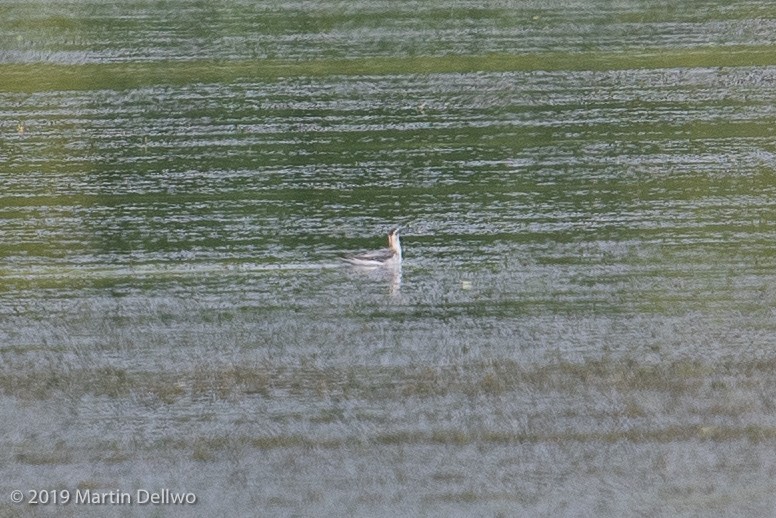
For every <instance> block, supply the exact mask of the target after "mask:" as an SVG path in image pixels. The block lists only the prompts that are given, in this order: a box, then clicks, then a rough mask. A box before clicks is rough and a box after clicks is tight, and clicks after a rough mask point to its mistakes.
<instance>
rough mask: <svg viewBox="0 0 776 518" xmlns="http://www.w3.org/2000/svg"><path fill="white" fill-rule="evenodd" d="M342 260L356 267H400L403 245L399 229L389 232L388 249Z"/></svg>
mask: <svg viewBox="0 0 776 518" xmlns="http://www.w3.org/2000/svg"><path fill="white" fill-rule="evenodd" d="M342 260H343V261H345V262H346V263H350V264H352V265H354V266H365V267H367V268H377V267H378V266H398V265H400V264H401V243H400V242H399V227H396V228H392V229H391V230H390V231H389V232H388V248H383V249H382V250H376V251H374V252H364V253H363V254H357V255H351V256H348V257H343V258H342Z"/></svg>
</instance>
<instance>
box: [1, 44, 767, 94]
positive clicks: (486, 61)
mask: <svg viewBox="0 0 776 518" xmlns="http://www.w3.org/2000/svg"><path fill="white" fill-rule="evenodd" d="M774 64H776V50H774V48H773V47H771V46H767V45H763V46H730V47H716V46H714V47H700V48H694V49H689V50H688V49H681V50H661V51H646V52H645V51H635V50H634V51H633V52H627V53H626V52H592V51H591V52H579V53H554V52H546V53H533V54H489V55H484V56H478V55H463V56H462V55H443V56H402V57H370V58H356V59H328V60H323V59H322V60H311V61H283V60H272V59H262V60H255V61H240V60H235V61H228V62H223V61H202V60H200V61H172V62H170V61H152V62H147V63H132V64H126V63H102V64H78V65H72V64H51V63H35V64H18V63H4V64H0V91H5V92H38V91H49V90H90V89H105V88H111V89H119V90H121V89H129V88H137V87H141V86H149V85H162V84H164V85H167V84H174V85H177V84H190V83H218V82H225V83H232V82H235V81H241V80H242V81H245V80H271V79H277V78H280V77H302V76H312V77H321V76H359V75H370V76H374V75H395V74H439V73H471V72H515V71H554V70H628V69H657V68H696V67H742V66H769V65H774Z"/></svg>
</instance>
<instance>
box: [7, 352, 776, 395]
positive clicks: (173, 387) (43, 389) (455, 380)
mask: <svg viewBox="0 0 776 518" xmlns="http://www.w3.org/2000/svg"><path fill="white" fill-rule="evenodd" d="M766 381H768V382H771V381H776V360H759V361H747V362H745V363H739V362H736V361H732V360H731V361H724V362H718V363H704V362H701V361H697V360H677V361H672V362H665V363H657V364H643V363H638V362H635V361H632V360H631V361H627V360H626V361H618V360H594V361H587V362H583V363H572V362H558V363H553V364H548V365H543V366H536V367H532V366H524V365H521V364H520V363H518V362H516V361H514V360H508V359H503V360H491V361H487V362H481V363H473V364H466V365H463V366H461V365H448V366H388V367H378V366H367V365H354V366H347V367H315V366H310V365H304V364H302V365H299V366H297V367H291V366H288V365H283V366H273V365H271V364H267V363H260V364H256V365H228V364H226V365H212V366H204V365H203V366H198V367H196V368H194V369H192V370H189V371H172V372H170V371H163V372H150V371H128V370H124V369H120V368H115V367H111V366H95V367H82V368H77V367H72V366H62V367H59V368H57V367H54V366H52V365H50V364H49V365H47V367H46V368H45V369H40V370H36V369H26V370H25V369H18V368H14V369H10V368H9V369H4V370H0V392H2V393H3V394H5V395H6V396H12V397H15V398H19V399H21V400H46V399H50V398H57V397H61V396H66V397H68V398H80V397H83V396H87V395H89V396H97V397H100V396H104V397H108V398H123V397H128V396H133V395H134V396H138V395H142V396H143V397H152V398H154V399H156V400H158V401H160V402H162V403H174V402H176V401H179V400H181V399H189V398H194V399H197V398H203V397H207V398H210V399H213V398H215V399H223V400H234V399H235V398H243V397H259V398H270V399H271V398H286V397H289V396H290V397H293V398H304V399H326V398H332V397H336V398H351V399H359V400H375V401H379V400H390V399H404V398H433V397H440V396H446V395H450V394H455V395H465V396H468V397H477V396H484V397H488V396H500V395H503V394H506V393H511V392H515V391H517V392H521V393H544V392H561V393H563V392H569V393H574V392H577V391H579V390H580V389H586V390H615V391H617V392H618V393H621V394H626V395H627V394H628V393H632V392H644V391H657V392H661V393H669V394H673V395H676V396H680V395H697V394H698V393H699V392H701V391H703V392H707V393H717V394H720V393H724V392H725V391H730V390H735V389H739V388H742V387H746V386H756V387H762V386H764V384H765V382H766ZM766 385H767V384H766Z"/></svg>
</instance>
